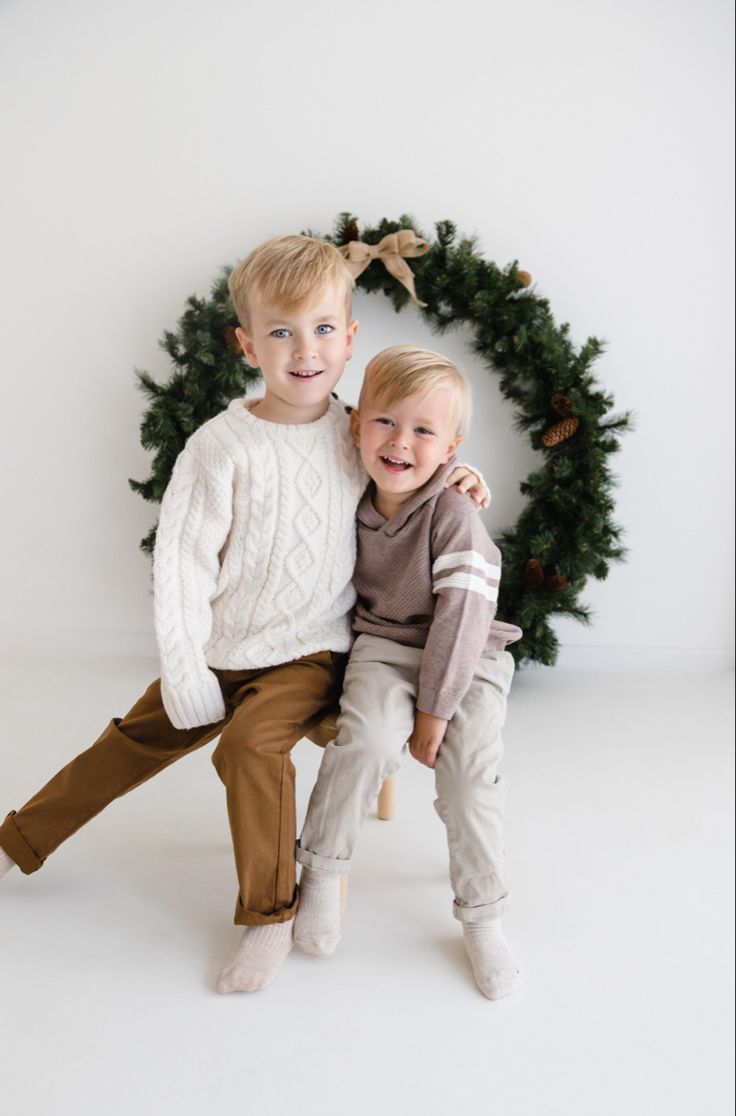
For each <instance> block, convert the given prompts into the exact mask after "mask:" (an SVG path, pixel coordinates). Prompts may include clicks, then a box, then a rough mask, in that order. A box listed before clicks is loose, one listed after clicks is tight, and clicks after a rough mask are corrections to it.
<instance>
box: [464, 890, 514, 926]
mask: <svg viewBox="0 0 736 1116" xmlns="http://www.w3.org/2000/svg"><path fill="white" fill-rule="evenodd" d="M508 905H509V904H508V896H506V895H504V896H503V897H502V898H501V899H497V900H496V902H495V903H483V904H482V905H481V906H480V907H465V906H463V905H462V904H461V903H458V901H457V900H455V902H454V903H453V904H452V913H453V915H454V917H455V918H456V919H457V920H458V922H490V921H491V920H492V919H494V918H500V917H501V915H502V914H503V912H504V911H505V910H506V909H507V907H508Z"/></svg>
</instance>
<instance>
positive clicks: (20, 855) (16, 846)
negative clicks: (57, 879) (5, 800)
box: [0, 810, 43, 876]
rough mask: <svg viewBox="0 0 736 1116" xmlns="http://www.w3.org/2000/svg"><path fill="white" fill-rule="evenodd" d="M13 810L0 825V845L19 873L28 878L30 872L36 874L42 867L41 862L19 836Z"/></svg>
mask: <svg viewBox="0 0 736 1116" xmlns="http://www.w3.org/2000/svg"><path fill="white" fill-rule="evenodd" d="M14 814H15V810H11V811H10V813H9V814H8V816H7V818H6V819H5V821H4V822H3V824H2V825H0V845H2V847H3V848H4V849H5V851H6V853H7V854H8V856H9V857H11V858H12V859H13V860H14V861H15V863H16V864H17V865H18V867H19V868H20V870H21V872H23V873H25V875H26V876H30V874H31V872H37V871H38V869H39V868H40V867H41V866H42V865H43V861H42V860H41V858H40V857H39V856H37V855H36V853H35V852H34V851H33V849H32V848H31V846H30V845H29V844H28V842H27V841H26V840H25V838H24V837H22V836H21V833H20V830H19V829H18V826H17V825H16V824H15V821H14V820H13V815H14Z"/></svg>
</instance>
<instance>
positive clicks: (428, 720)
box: [409, 709, 447, 767]
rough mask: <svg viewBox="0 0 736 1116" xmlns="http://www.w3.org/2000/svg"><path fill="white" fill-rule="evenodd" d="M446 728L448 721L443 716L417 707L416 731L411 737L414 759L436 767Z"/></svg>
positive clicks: (426, 765) (415, 717) (410, 749)
mask: <svg viewBox="0 0 736 1116" xmlns="http://www.w3.org/2000/svg"><path fill="white" fill-rule="evenodd" d="M446 730H447V721H444V720H443V719H442V717H433V716H432V714H431V713H422V711H421V709H417V711H416V713H415V715H414V731H413V732H412V734H411V736H410V737H409V751H410V752H411V754H412V755H413V756H414V759H415V760H419V762H420V763H423V764H424V765H425V767H434V761H435V760H436V758H437V753H438V752H439V750H440V744H441V743H442V741H443V740H444V738H445V732H446Z"/></svg>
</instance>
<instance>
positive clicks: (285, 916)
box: [234, 889, 299, 926]
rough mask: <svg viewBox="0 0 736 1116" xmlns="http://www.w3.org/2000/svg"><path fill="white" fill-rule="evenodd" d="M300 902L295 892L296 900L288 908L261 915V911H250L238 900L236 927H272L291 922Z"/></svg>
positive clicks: (280, 908)
mask: <svg viewBox="0 0 736 1116" xmlns="http://www.w3.org/2000/svg"><path fill="white" fill-rule="evenodd" d="M298 902H299V897H298V894H297V892H296V889H295V890H294V898H293V899H292V901H291V903H290V904H289V906H288V907H279V909H278V910H277V911H273V913H272V914H261V912H260V911H249V910H248V909H247V908H246V907H244V906H243V904H242V903H241V902H240V899H238V902H237V906H236V907H235V919H234V922H235V925H236V926H271V925H273V924H274V923H279V922H291V920H292V919H293V918H294V916H295V915H296V908H297V904H298Z"/></svg>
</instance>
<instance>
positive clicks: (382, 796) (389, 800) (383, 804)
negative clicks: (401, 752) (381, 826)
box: [378, 775, 396, 821]
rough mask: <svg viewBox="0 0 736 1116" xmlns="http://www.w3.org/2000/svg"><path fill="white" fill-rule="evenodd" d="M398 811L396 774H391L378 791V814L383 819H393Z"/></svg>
mask: <svg viewBox="0 0 736 1116" xmlns="http://www.w3.org/2000/svg"><path fill="white" fill-rule="evenodd" d="M395 813H396V776H395V775H389V777H388V779H386V781H385V782H384V784H383V786H382V787H381V789H380V791H379V792H378V816H379V818H380V819H381V821H391V818H392V817H393V816H394V814H395Z"/></svg>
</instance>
